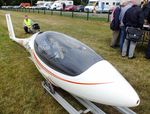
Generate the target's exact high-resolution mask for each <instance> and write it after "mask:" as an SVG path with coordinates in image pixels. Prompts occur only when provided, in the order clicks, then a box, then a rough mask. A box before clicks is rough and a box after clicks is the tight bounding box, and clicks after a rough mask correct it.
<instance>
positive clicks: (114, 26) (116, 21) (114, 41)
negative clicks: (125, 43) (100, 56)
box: [110, 7, 121, 48]
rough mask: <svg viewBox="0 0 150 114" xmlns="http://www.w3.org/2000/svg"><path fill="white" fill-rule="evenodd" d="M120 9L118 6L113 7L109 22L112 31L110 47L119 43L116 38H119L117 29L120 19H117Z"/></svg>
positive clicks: (118, 28) (118, 29)
mask: <svg viewBox="0 0 150 114" xmlns="http://www.w3.org/2000/svg"><path fill="white" fill-rule="evenodd" d="M120 11H121V8H120V7H116V8H115V9H114V12H113V19H112V22H111V24H110V28H111V30H112V32H113V33H112V34H113V37H112V40H111V44H110V46H111V47H112V48H115V47H116V46H117V44H118V43H119V42H118V41H119V40H118V38H119V31H120V26H119V25H120V20H119V15H120Z"/></svg>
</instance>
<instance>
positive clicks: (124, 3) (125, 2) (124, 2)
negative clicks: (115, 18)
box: [119, 0, 133, 52]
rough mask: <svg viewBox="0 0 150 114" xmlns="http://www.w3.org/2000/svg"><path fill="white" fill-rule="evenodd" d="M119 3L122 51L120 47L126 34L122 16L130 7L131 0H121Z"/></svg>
mask: <svg viewBox="0 0 150 114" xmlns="http://www.w3.org/2000/svg"><path fill="white" fill-rule="evenodd" d="M120 5H121V12H120V17H119V18H120V51H121V52H122V47H123V43H124V39H125V36H126V31H125V26H124V23H123V18H124V14H125V13H126V11H127V10H128V9H129V8H131V7H132V5H133V2H132V1H131V0H121V2H120Z"/></svg>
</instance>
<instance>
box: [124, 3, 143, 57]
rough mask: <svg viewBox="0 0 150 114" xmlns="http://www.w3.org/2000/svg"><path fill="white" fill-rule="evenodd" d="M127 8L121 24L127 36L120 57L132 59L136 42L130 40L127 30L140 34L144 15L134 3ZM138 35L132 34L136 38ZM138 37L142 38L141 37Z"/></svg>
mask: <svg viewBox="0 0 150 114" xmlns="http://www.w3.org/2000/svg"><path fill="white" fill-rule="evenodd" d="M133 4H134V5H133V6H132V7H131V8H129V9H128V10H127V11H126V13H125V15H124V18H123V23H124V25H125V28H126V31H127V35H126V38H125V41H124V43H123V48H122V57H125V56H128V58H129V59H133V58H134V57H135V56H134V51H135V47H136V44H137V41H136V40H132V39H131V38H130V36H129V32H128V30H129V28H130V30H131V28H132V30H139V31H140V34H141V33H142V30H141V29H142V28H143V24H144V15H143V12H142V9H141V7H140V6H137V5H136V4H135V3H133ZM137 34H138V33H134V36H137ZM139 37H142V36H141V35H140V36H139Z"/></svg>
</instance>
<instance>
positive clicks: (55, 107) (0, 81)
mask: <svg viewBox="0 0 150 114" xmlns="http://www.w3.org/2000/svg"><path fill="white" fill-rule="evenodd" d="M5 13H10V14H11V17H12V21H13V25H14V29H15V33H16V36H17V37H24V38H25V37H28V36H29V35H27V34H25V33H24V31H23V29H22V21H23V18H24V15H25V13H23V12H11V11H2V10H1V11H0V114H67V112H66V111H65V110H64V109H63V108H62V107H61V106H60V105H59V104H58V103H57V102H56V101H55V100H54V99H53V98H52V97H50V96H49V95H48V94H47V93H45V92H44V90H43V88H42V86H41V81H42V80H43V78H42V76H41V75H40V73H39V72H38V70H37V69H36V67H35V66H34V64H33V63H32V62H31V61H30V60H29V59H28V57H29V54H28V53H27V52H26V50H25V49H24V48H22V47H21V46H20V45H18V44H16V43H14V42H13V41H11V40H10V39H9V37H8V32H7V27H6V21H5V16H4V15H5ZM29 17H30V18H31V19H33V20H34V21H35V22H38V23H39V24H40V26H41V30H42V31H49V30H50V31H58V32H63V33H65V34H67V35H70V36H73V37H75V38H77V39H78V40H80V41H82V42H84V43H85V44H87V45H88V46H89V47H91V48H93V49H94V50H95V51H96V52H97V53H98V54H101V55H102V56H103V57H104V58H105V59H107V60H108V61H109V62H110V63H112V64H113V65H114V66H115V67H116V68H117V69H118V70H119V71H120V72H121V73H122V74H123V76H124V77H125V78H126V79H127V80H128V81H129V82H130V83H131V85H132V86H133V87H134V88H135V90H136V91H137V93H138V94H139V96H140V99H141V103H140V105H139V106H138V107H135V108H132V109H133V110H134V111H135V112H137V113H138V114H150V98H149V96H150V61H149V60H146V59H145V58H144V51H145V47H146V44H144V45H141V44H138V46H137V48H136V52H135V54H136V58H135V59H133V60H129V59H127V58H122V57H121V56H120V51H119V49H112V48H110V46H109V44H110V40H111V31H110V30H109V23H107V22H105V21H86V20H84V19H78V18H74V19H72V18H70V17H64V16H58V15H52V16H51V15H44V14H33V13H30V14H29ZM62 93H63V95H64V96H67V95H68V94H66V93H65V92H63V91H62ZM127 94H130V93H127ZM69 99H70V100H72V99H71V97H70V98H69ZM72 103H73V104H74V105H78V104H75V103H74V101H72ZM78 107H79V108H80V106H78ZM102 108H103V109H104V110H105V111H106V112H108V113H109V114H117V112H115V111H114V110H113V109H111V108H110V107H107V106H102Z"/></svg>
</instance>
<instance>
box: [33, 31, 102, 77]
mask: <svg viewBox="0 0 150 114" xmlns="http://www.w3.org/2000/svg"><path fill="white" fill-rule="evenodd" d="M34 47H35V51H36V53H37V55H38V56H39V57H40V59H41V60H42V61H43V62H44V63H45V64H47V65H48V66H49V67H51V68H53V69H54V70H57V71H58V72H61V73H63V74H66V75H69V76H77V75H79V74H81V73H83V72H84V71H85V70H87V69H88V68H89V67H90V66H92V65H93V64H95V63H96V62H98V61H100V60H102V59H103V58H102V57H100V56H99V55H97V54H96V53H95V52H94V51H93V50H92V49H90V48H89V47H87V46H86V45H84V44H83V43H81V42H79V41H77V40H75V39H73V38H72V37H70V36H67V35H64V34H62V33H58V32H44V33H40V34H38V35H37V37H36V39H35V44H34Z"/></svg>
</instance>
